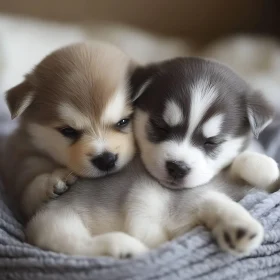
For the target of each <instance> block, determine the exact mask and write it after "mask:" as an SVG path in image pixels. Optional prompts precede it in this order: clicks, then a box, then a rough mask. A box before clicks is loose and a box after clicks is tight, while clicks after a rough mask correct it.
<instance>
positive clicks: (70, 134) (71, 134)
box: [57, 126, 82, 140]
mask: <svg viewBox="0 0 280 280" xmlns="http://www.w3.org/2000/svg"><path fill="white" fill-rule="evenodd" d="M57 130H58V131H59V132H60V133H61V134H62V135H63V136H64V137H66V138H69V139H72V140H76V139H78V138H79V137H80V136H81V134H82V132H81V131H79V130H76V129H74V128H72V127H71V126H64V127H60V128H57Z"/></svg>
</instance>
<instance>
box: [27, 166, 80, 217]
mask: <svg viewBox="0 0 280 280" xmlns="http://www.w3.org/2000/svg"><path fill="white" fill-rule="evenodd" d="M76 180H77V177H76V176H75V175H73V174H72V173H71V172H70V171H69V170H67V169H63V168H62V169H57V170H55V171H54V172H53V173H51V174H41V175H39V176H37V177H35V179H33V180H32V182H31V183H30V184H29V185H28V186H27V187H26V189H25V191H24V193H23V197H22V208H23V211H24V213H25V215H26V216H27V217H31V216H32V215H33V214H34V213H35V212H36V210H37V209H39V207H40V206H41V205H42V203H43V202H45V201H47V200H48V199H50V198H55V197H57V196H59V195H61V194H62V193H64V192H65V191H66V190H67V189H68V187H69V186H70V185H72V184H74V183H75V181H76Z"/></svg>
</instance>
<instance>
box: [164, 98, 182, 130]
mask: <svg viewBox="0 0 280 280" xmlns="http://www.w3.org/2000/svg"><path fill="white" fill-rule="evenodd" d="M183 117H184V116H183V112H182V110H181V108H180V107H179V106H178V104H176V103H175V102H174V101H173V100H168V101H167V102H166V105H165V109H164V113H163V119H164V121H165V122H166V123H167V124H168V125H170V126H176V125H179V124H181V123H182V122H183V121H184V119H183Z"/></svg>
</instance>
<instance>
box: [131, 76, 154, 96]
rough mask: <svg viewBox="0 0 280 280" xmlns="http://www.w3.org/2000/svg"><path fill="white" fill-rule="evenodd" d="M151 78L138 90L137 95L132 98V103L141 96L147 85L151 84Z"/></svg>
mask: <svg viewBox="0 0 280 280" xmlns="http://www.w3.org/2000/svg"><path fill="white" fill-rule="evenodd" d="M152 81H153V78H150V79H148V80H147V81H146V82H145V83H144V84H143V85H142V86H141V87H140V89H139V90H138V92H137V94H136V95H135V96H134V98H133V100H132V101H135V100H136V99H137V98H138V97H140V96H141V95H142V93H143V92H144V91H145V90H146V89H147V88H148V87H149V85H150V84H151V83H152Z"/></svg>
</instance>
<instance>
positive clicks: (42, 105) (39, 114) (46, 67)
mask: <svg viewBox="0 0 280 280" xmlns="http://www.w3.org/2000/svg"><path fill="white" fill-rule="evenodd" d="M133 67H134V66H133V63H132V62H131V61H130V59H129V57H128V56H126V55H125V54H124V53H123V52H121V51H120V50H119V49H117V48H115V47H113V46H111V45H107V44H102V43H80V44H75V45H71V46H67V47H64V48H62V49H59V50H57V51H55V52H53V53H51V54H50V55H48V56H47V57H46V58H45V59H43V60H42V61H41V62H40V63H39V64H38V65H37V66H36V67H35V68H34V70H33V71H32V72H31V73H30V74H28V75H26V78H25V80H24V81H23V82H22V83H21V84H19V85H17V86H16V87H14V88H12V89H11V90H9V91H8V92H7V97H6V99H7V103H8V106H9V109H10V111H11V115H12V117H16V116H20V125H19V128H18V130H16V132H15V133H14V134H13V135H12V136H11V137H10V139H9V140H8V142H7V149H6V156H5V158H4V160H5V161H6V162H7V166H10V167H8V168H7V170H6V171H7V172H6V174H5V175H6V176H5V178H6V181H7V182H6V185H7V186H9V190H10V191H11V193H12V194H13V195H15V197H16V198H17V199H19V203H20V204H22V203H23V201H29V203H30V204H31V205H32V204H34V207H28V209H29V210H28V211H25V209H26V208H27V207H26V205H25V204H26V203H23V204H22V205H21V210H22V211H23V212H25V214H26V215H27V216H30V215H31V214H32V213H33V212H34V211H35V210H36V209H37V208H38V205H40V201H41V202H42V201H44V200H47V199H48V198H49V195H48V194H49V193H51V192H52V191H50V188H51V190H52V189H53V190H54V192H55V191H57V188H59V186H60V185H61V184H60V185H59V184H58V185H59V186H57V185H55V186H53V185H50V186H49V185H48V183H46V182H48V180H47V179H46V177H44V183H43V182H42V186H38V177H39V176H40V175H42V174H49V176H50V178H49V182H54V181H55V180H54V179H53V178H51V176H52V174H53V172H54V171H55V170H56V169H57V168H61V167H62V168H65V169H66V171H65V172H66V173H67V172H69V173H72V172H74V173H75V174H76V175H79V176H85V177H98V176H103V175H105V172H102V171H100V170H97V168H96V167H94V166H93V164H92V162H91V160H92V159H93V158H94V157H96V156H98V155H100V154H101V153H102V152H104V151H108V152H111V153H114V154H118V162H117V165H116V168H115V170H113V172H114V171H117V170H119V169H120V168H122V167H123V166H124V165H125V164H126V163H127V162H128V161H129V160H130V159H131V158H132V156H133V154H134V139H133V135H132V131H131V127H130V125H129V126H127V127H126V128H125V129H123V130H122V131H120V130H118V129H117V127H116V123H117V122H118V121H120V120H121V119H123V118H127V117H129V116H130V114H131V113H132V106H131V103H130V96H129V93H128V85H127V78H128V75H129V71H130V70H131V69H132V68H133ZM115 107H117V109H116V110H114V108H115ZM105 111H106V113H107V114H108V113H109V115H110V114H111V111H112V115H113V116H114V118H109V119H107V120H104V117H103V115H104V112H105ZM68 126H70V127H72V128H74V129H77V130H79V131H81V132H82V133H81V136H80V138H79V139H78V140H77V141H74V142H73V143H71V141H70V140H69V139H66V138H65V136H63V135H62V134H61V133H60V132H59V130H58V128H62V127H68ZM100 143H101V144H100ZM31 158H33V160H30V159H31ZM34 159H35V160H34ZM26 166H28V170H26ZM67 170H68V171H67ZM65 172H64V173H65ZM62 173H63V172H62ZM56 176H57V175H56ZM36 179H37V180H36ZM62 179H63V178H62ZM34 180H36V184H34ZM42 181H43V180H42ZM39 182H40V180H39ZM32 183H33V184H32ZM30 185H31V186H33V185H36V186H37V188H38V190H39V189H40V190H41V194H40V195H39V196H37V197H40V201H39V203H38V201H37V202H36V203H35V202H34V201H33V200H36V190H34V191H33V187H32V189H31V190H30V188H28V186H30ZM39 185H40V184H39ZM36 186H34V188H35V187H36ZM45 188H46V189H45ZM26 189H28V193H29V194H30V193H31V194H33V193H34V197H32V198H30V200H29V197H27V198H26V197H24V195H25V193H26V192H25V190H26ZM58 191H60V190H59V189H58ZM42 193H43V194H44V193H45V196H44V195H42ZM29 206H30V205H29ZM30 209H31V210H30ZM26 212H28V213H26Z"/></svg>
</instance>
